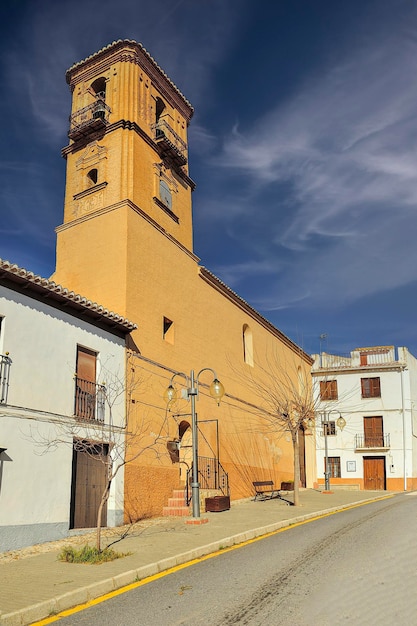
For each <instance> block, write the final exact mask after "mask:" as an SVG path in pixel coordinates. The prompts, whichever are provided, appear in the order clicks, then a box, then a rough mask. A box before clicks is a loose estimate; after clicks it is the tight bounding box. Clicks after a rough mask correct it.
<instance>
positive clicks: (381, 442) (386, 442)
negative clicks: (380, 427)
mask: <svg viewBox="0 0 417 626" xmlns="http://www.w3.org/2000/svg"><path fill="white" fill-rule="evenodd" d="M390 445H391V444H390V435H389V433H388V434H386V435H376V436H373V437H370V436H368V435H355V448H356V449H359V448H362V449H363V448H365V449H366V448H389V447H390Z"/></svg>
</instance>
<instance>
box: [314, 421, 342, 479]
mask: <svg viewBox="0 0 417 626" xmlns="http://www.w3.org/2000/svg"><path fill="white" fill-rule="evenodd" d="M331 413H339V417H338V419H337V420H336V424H337V426H338V427H339V428H340V430H343V429H344V427H345V426H346V420H345V418H344V417H342V415H341V414H340V412H339V411H336V410H333V409H332V410H330V411H323V412H322V413H320V416H321V423H322V425H323V435H324V490H325V491H330V466H329V450H328V445H327V437H328V434H329V417H330V415H331Z"/></svg>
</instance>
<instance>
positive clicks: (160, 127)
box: [152, 120, 187, 168]
mask: <svg viewBox="0 0 417 626" xmlns="http://www.w3.org/2000/svg"><path fill="white" fill-rule="evenodd" d="M152 130H153V131H154V140H155V143H156V144H157V146H158V152H159V156H160V157H161V158H162V159H165V160H167V161H168V162H169V163H170V164H171V165H172V167H174V168H178V167H182V166H183V165H185V164H186V163H187V156H186V153H187V145H186V143H185V141H183V139H181V137H180V136H179V135H177V133H176V132H175V130H174V129H173V128H171V126H170V125H169V124H168V122H167V121H166V120H159V122H157V123H156V124H153V126H152Z"/></svg>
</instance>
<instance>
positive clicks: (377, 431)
mask: <svg viewBox="0 0 417 626" xmlns="http://www.w3.org/2000/svg"><path fill="white" fill-rule="evenodd" d="M363 431H364V435H365V448H383V447H384V429H383V423H382V417H379V416H378V417H364V418H363Z"/></svg>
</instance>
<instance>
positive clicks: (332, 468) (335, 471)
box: [324, 456, 341, 478]
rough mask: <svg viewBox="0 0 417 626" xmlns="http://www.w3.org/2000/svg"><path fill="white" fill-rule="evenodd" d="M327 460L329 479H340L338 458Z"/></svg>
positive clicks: (331, 457)
mask: <svg viewBox="0 0 417 626" xmlns="http://www.w3.org/2000/svg"><path fill="white" fill-rule="evenodd" d="M327 460H328V462H329V473H330V478H341V473H340V456H329V457H328V458H327ZM324 470H325V472H327V465H326V459H324Z"/></svg>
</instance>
